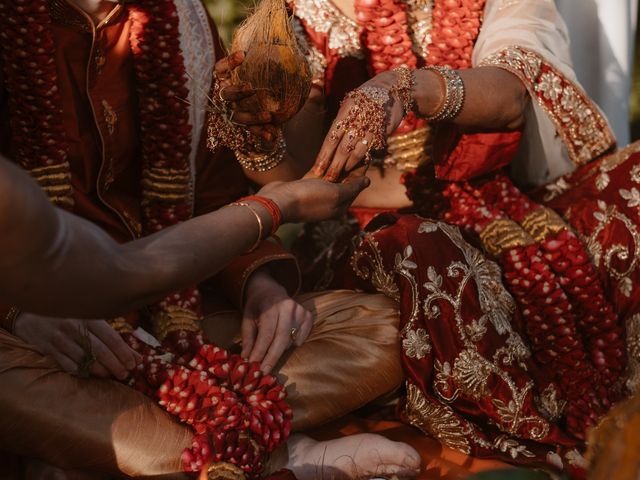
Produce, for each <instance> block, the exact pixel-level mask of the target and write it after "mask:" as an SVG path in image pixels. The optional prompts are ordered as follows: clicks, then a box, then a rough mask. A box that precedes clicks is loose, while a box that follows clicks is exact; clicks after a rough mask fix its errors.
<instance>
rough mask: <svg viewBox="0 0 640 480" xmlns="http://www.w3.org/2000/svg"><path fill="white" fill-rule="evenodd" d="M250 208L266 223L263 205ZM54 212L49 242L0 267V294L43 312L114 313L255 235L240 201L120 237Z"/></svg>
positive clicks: (215, 264)
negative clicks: (55, 231)
mask: <svg viewBox="0 0 640 480" xmlns="http://www.w3.org/2000/svg"><path fill="white" fill-rule="evenodd" d="M254 209H255V211H256V212H258V213H259V215H260V216H261V218H262V221H263V225H264V228H265V229H267V228H269V225H270V218H269V216H268V214H267V213H266V211H264V210H262V209H261V207H260V206H257V205H255V206H254ZM58 215H59V225H60V230H62V231H64V234H62V235H61V236H60V237H59V238H58V239H57V241H56V242H55V244H54V246H53V247H52V248H50V249H48V251H47V252H46V253H45V254H43V255H41V256H37V255H35V256H32V257H31V258H30V260H29V261H28V262H27V263H26V265H25V264H23V265H22V266H18V267H19V268H20V271H15V268H9V269H4V271H2V270H0V271H2V275H1V276H2V278H5V279H14V281H12V282H4V281H3V282H2V283H10V284H8V285H3V286H2V297H3V299H4V300H7V301H11V302H12V303H13V304H16V305H19V306H22V305H25V309H27V310H29V311H33V312H36V313H47V314H49V315H65V316H67V315H68V316H82V317H94V316H95V317H104V316H115V315H118V314H120V313H122V312H123V311H127V310H130V309H132V308H135V307H137V306H141V305H144V304H147V303H149V302H150V301H152V300H155V299H157V298H160V297H162V296H163V295H165V294H167V293H169V292H171V291H173V290H177V289H180V288H182V287H185V286H187V285H190V284H193V283H195V282H198V281H201V280H204V279H205V278H207V277H209V276H211V275H213V274H215V273H217V272H218V271H219V270H220V269H222V268H223V267H224V266H225V265H226V264H227V263H229V262H230V261H231V260H232V259H233V258H235V257H236V256H238V255H241V254H242V253H244V252H246V251H247V250H249V249H250V248H251V246H252V245H253V244H254V242H255V241H256V239H257V236H258V225H257V220H256V218H255V216H254V215H253V213H252V212H251V211H250V210H249V209H248V208H246V207H243V208H242V207H227V208H223V209H221V210H218V211H216V212H213V213H210V214H207V215H204V216H201V217H197V218H195V219H193V220H191V221H190V222H186V223H183V224H181V225H179V226H176V227H173V228H169V229H166V230H163V231H161V232H158V233H156V234H154V235H152V236H149V237H146V238H144V239H140V240H137V241H134V242H131V243H128V244H124V245H118V244H117V243H115V242H114V241H113V240H111V238H110V237H108V236H107V235H106V234H105V233H104V232H102V231H101V230H100V229H99V228H98V227H96V226H94V225H92V224H90V223H89V222H86V221H84V220H82V219H80V218H78V217H75V216H73V215H69V214H66V213H64V212H58ZM20 279H21V280H22V281H20ZM15 280H18V281H15Z"/></svg>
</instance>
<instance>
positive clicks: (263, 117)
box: [230, 110, 271, 125]
mask: <svg viewBox="0 0 640 480" xmlns="http://www.w3.org/2000/svg"><path fill="white" fill-rule="evenodd" d="M232 114H233V115H232V117H231V118H230V120H231V121H232V122H233V123H239V124H240V125H264V124H267V123H271V114H270V113H269V112H258V113H249V112H241V111H238V110H232Z"/></svg>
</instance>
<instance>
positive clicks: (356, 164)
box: [310, 72, 404, 182]
mask: <svg viewBox="0 0 640 480" xmlns="http://www.w3.org/2000/svg"><path fill="white" fill-rule="evenodd" d="M395 83H396V76H395V73H393V72H384V73H381V74H379V75H376V76H375V77H373V78H372V79H371V80H369V81H367V82H365V83H363V84H362V85H361V86H360V87H359V88H363V87H373V88H377V89H383V90H386V91H387V92H388V93H389V101H388V102H387V104H386V105H385V109H386V119H385V121H386V124H385V125H384V131H385V134H386V135H387V136H388V135H390V134H391V133H392V132H393V131H395V129H396V128H398V125H400V122H401V121H402V118H403V117H404V111H403V108H402V104H401V102H400V101H399V100H398V99H397V98H396V97H395V96H394V95H392V94H391V92H392V87H393V86H394V84H395ZM354 108H357V106H356V104H355V102H354V101H353V100H352V99H350V98H346V99H345V100H344V101H343V102H342V105H341V106H340V110H339V111H338V114H337V115H336V118H335V119H334V121H333V123H332V124H331V128H330V129H329V132H328V133H327V136H326V137H325V139H324V142H323V143H322V147H321V148H320V152H319V153H318V156H317V158H316V162H315V164H314V166H313V168H312V169H311V172H310V173H311V175H313V176H314V177H318V178H324V179H325V180H328V181H330V182H335V181H337V180H339V179H340V178H344V176H345V175H348V174H349V173H351V172H353V171H354V170H355V169H357V168H360V167H362V166H363V165H364V164H365V159H366V158H367V153H368V152H369V149H370V148H371V145H372V144H373V140H374V136H373V134H371V133H370V132H366V133H365V134H364V135H363V136H358V135H357V131H358V130H359V128H358V125H349V124H346V123H348V122H347V120H348V117H349V116H350V112H351V111H352V110H353V109H354ZM345 124H346V125H345ZM341 125H343V128H340V126H341Z"/></svg>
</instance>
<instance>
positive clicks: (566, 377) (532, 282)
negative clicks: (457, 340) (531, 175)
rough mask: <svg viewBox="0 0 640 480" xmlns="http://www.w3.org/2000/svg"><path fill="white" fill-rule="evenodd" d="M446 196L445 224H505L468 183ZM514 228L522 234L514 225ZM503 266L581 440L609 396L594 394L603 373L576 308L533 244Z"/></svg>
mask: <svg viewBox="0 0 640 480" xmlns="http://www.w3.org/2000/svg"><path fill="white" fill-rule="evenodd" d="M491 183H493V182H491ZM444 196H445V197H446V198H448V199H449V201H450V204H451V206H450V209H449V210H448V211H447V213H446V214H445V216H444V218H445V220H446V221H447V222H449V223H453V224H455V225H458V226H460V227H462V228H465V229H467V230H470V231H474V232H476V233H481V232H482V231H484V230H485V229H486V228H487V226H489V225H490V224H491V223H493V222H495V221H497V220H501V219H505V217H504V216H503V214H502V213H500V211H499V209H497V208H496V207H494V206H492V204H491V203H489V202H486V201H485V200H484V199H483V198H482V192H481V190H479V189H474V188H473V187H471V186H470V185H468V184H463V185H460V184H456V183H451V184H449V185H448V186H447V187H446V188H445V190H444ZM514 205H517V204H514ZM515 208H520V207H515ZM507 218H508V217H507ZM514 227H515V229H520V227H519V226H518V225H517V224H516V223H514ZM500 264H501V265H502V267H503V274H504V278H505V281H506V283H507V285H508V288H509V291H510V292H511V293H512V294H513V295H514V298H515V299H516V301H517V303H518V305H519V309H520V311H521V313H522V317H523V320H524V330H525V333H526V335H527V337H528V338H529V340H530V343H531V345H532V348H533V353H534V356H535V358H536V360H537V361H538V362H539V363H540V364H541V365H544V366H546V367H549V371H550V372H553V378H554V380H555V382H556V383H557V384H558V385H559V386H560V388H561V390H562V392H563V393H564V396H565V398H566V399H567V407H566V411H565V415H566V420H567V430H568V431H569V432H571V433H572V434H573V435H575V436H576V437H578V438H581V439H583V438H584V432H585V430H586V428H588V427H590V426H593V425H595V424H596V423H597V421H598V419H599V418H600V416H601V415H602V414H603V413H604V412H605V407H604V406H603V405H602V404H601V399H603V398H604V399H606V392H605V390H604V389H601V390H599V389H598V388H595V389H594V385H596V386H597V387H599V381H598V379H599V374H598V373H597V372H596V370H595V368H594V367H593V365H592V364H591V362H590V361H589V358H588V356H587V354H586V352H585V348H584V345H583V342H582V339H581V337H580V335H579V333H578V328H577V325H576V323H577V322H576V317H575V313H574V312H573V308H572V305H571V303H570V302H569V299H568V297H567V295H566V293H565V291H564V290H563V288H562V286H561V285H560V283H559V281H558V279H557V277H556V275H555V273H554V272H553V271H552V269H551V268H550V267H549V265H548V264H547V262H546V261H545V259H544V255H543V252H542V250H541V248H540V245H538V244H537V243H535V242H533V240H531V243H530V244H528V245H518V246H512V247H509V248H507V249H505V250H504V251H502V252H501V253H500Z"/></svg>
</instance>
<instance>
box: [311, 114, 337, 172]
mask: <svg viewBox="0 0 640 480" xmlns="http://www.w3.org/2000/svg"><path fill="white" fill-rule="evenodd" d="M337 123H338V122H337V119H336V121H334V122H333V124H332V125H331V129H330V130H329V133H328V134H327V136H326V137H324V141H323V142H322V147H320V152H319V153H318V156H317V157H316V162H315V164H314V165H313V168H312V169H311V171H310V172H309V175H310V176H312V177H317V178H322V177H323V176H324V175H325V173H326V172H327V169H328V168H329V165H331V160H332V159H333V154H334V152H335V151H336V148H338V145H339V144H340V141H341V140H342V137H343V136H344V130H343V129H342V128H337V127H336V125H337Z"/></svg>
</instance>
